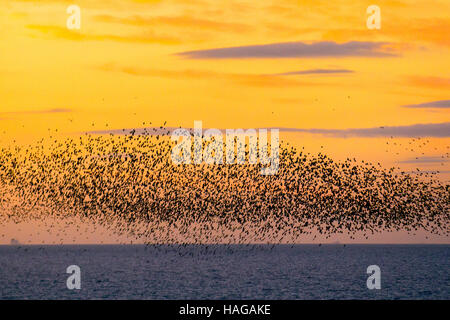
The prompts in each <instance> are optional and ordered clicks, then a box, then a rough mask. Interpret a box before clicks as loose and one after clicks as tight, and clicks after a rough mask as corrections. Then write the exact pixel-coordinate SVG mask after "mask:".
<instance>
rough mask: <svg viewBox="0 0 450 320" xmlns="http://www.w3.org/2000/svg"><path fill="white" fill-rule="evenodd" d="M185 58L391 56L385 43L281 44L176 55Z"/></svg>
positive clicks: (392, 55)
mask: <svg viewBox="0 0 450 320" xmlns="http://www.w3.org/2000/svg"><path fill="white" fill-rule="evenodd" d="M177 55H178V56H181V57H184V58H188V59H239V58H329V57H394V56H397V54H396V53H395V52H392V50H391V49H389V43H386V42H360V41H351V42H346V43H336V42H332V41H321V42H314V43H304V42H284V43H271V44H263V45H251V46H240V47H228V48H216V49H207V50H196V51H186V52H180V53H177Z"/></svg>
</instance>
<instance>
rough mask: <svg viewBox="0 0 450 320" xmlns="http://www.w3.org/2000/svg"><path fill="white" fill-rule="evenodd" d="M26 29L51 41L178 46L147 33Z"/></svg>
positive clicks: (43, 28) (172, 39)
mask: <svg viewBox="0 0 450 320" xmlns="http://www.w3.org/2000/svg"><path fill="white" fill-rule="evenodd" d="M27 28H28V29H30V30H33V31H37V32H39V35H40V36H44V37H48V38H52V39H65V40H72V41H116V42H124V43H159V44H179V43H181V40H180V39H177V38H173V37H166V36H160V35H157V34H155V33H153V32H150V31H147V32H145V33H144V34H140V35H116V34H86V33H81V32H77V31H73V30H69V29H67V28H64V27H58V26H49V25H28V26H27Z"/></svg>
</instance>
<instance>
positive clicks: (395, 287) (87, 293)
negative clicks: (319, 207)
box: [0, 244, 450, 300]
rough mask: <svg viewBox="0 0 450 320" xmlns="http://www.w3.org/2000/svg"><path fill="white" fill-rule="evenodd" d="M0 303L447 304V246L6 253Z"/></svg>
mask: <svg viewBox="0 0 450 320" xmlns="http://www.w3.org/2000/svg"><path fill="white" fill-rule="evenodd" d="M69 266H77V267H79V273H67V271H68V270H67V269H68V267H69ZM369 266H377V267H378V268H379V272H378V275H377V276H378V278H377V281H379V284H380V288H379V289H376V288H375V289H369V288H368V284H367V282H368V278H369V277H371V276H373V273H372V271H371V272H369V273H368V267H369ZM370 270H373V267H372V269H370ZM69 271H71V272H74V271H73V269H70V270H69ZM73 276H77V277H78V279H79V285H80V289H77V288H75V289H74V288H73V286H72V287H71V288H69V287H70V285H69V286H68V282H70V283H72V284H73V283H74V282H73V281H72V280H73ZM70 277H72V278H71V279H72V280H70V279H69V278H70ZM68 279H69V280H70V281H68ZM0 299H46V300H47V299H50V300H53V299H58V300H60V299H63V300H65V299H150V300H151V299H189V300H192V299H214V300H215V299H245V300H247V299H258V300H259V299H262V300H273V299H313V300H316V299H445V300H448V299H450V245H356V244H352V245H348V244H347V245H343V244H333V245H331V244H326V245H325V244H324V245H318V244H311V245H293V246H292V245H187V246H177V245H59V246H57V245H43V246H39V245H30V246H24V245H8V246H0Z"/></svg>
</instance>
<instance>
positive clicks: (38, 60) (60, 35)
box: [0, 0, 450, 242]
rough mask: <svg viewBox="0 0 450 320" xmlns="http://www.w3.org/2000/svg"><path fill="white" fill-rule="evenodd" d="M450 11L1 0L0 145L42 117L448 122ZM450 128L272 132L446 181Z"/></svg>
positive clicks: (309, 124) (218, 122) (315, 123)
mask: <svg viewBox="0 0 450 320" xmlns="http://www.w3.org/2000/svg"><path fill="white" fill-rule="evenodd" d="M71 4H76V5H78V6H79V7H80V8H81V29H80V30H69V29H67V28H66V20H67V18H68V17H69V14H67V13H66V9H67V7H68V6H69V5H71ZM371 4H376V5H378V6H379V7H380V9H381V19H382V20H381V29H380V30H369V29H368V28H367V27H366V20H367V17H368V15H367V14H366V9H367V7H368V6H369V5H371ZM449 12H450V2H449V1H448V0H439V1H433V3H432V4H430V1H427V0H417V1H416V0H405V1H402V0H377V1H373V0H370V1H365V0H362V1H350V0H339V1H321V0H303V1H298V0H278V1H267V0H258V1H255V0H246V1H234V0H227V1H218V0H148V1H146V0H110V1H106V0H98V1H87V0H79V1H64V0H41V1H31V0H23V1H20V0H19V1H11V0H4V1H2V2H1V3H0V39H1V41H0V128H1V130H0V144H8V143H9V144H10V143H12V141H13V140H17V141H18V142H29V141H31V140H33V139H35V138H36V137H40V136H42V135H44V134H46V133H47V130H48V128H51V129H52V130H55V129H58V134H60V135H67V134H74V133H78V132H84V131H90V130H110V129H121V128H135V127H142V126H143V125H142V122H144V121H145V122H147V123H148V122H149V121H151V122H152V123H153V124H154V125H158V126H159V125H161V124H162V123H164V121H167V125H168V126H184V127H192V126H193V123H194V120H201V121H203V125H204V127H208V128H258V127H279V128H297V129H311V128H315V129H341V130H343V129H348V128H360V129H370V128H380V127H395V128H397V127H408V126H412V125H415V124H426V125H431V126H430V127H433V126H432V125H433V124H439V123H449V122H450V112H449V103H448V101H447V100H449V99H450V97H449V95H448V93H449V92H450V91H449V88H450V72H449V71H450V59H449V58H448V57H449V56H450V55H449V54H450V41H449V36H448V34H449V31H450V17H449V15H448V13H449ZM349 42H353V44H352V45H349ZM280 43H281V44H283V43H297V44H299V43H300V44H301V46H302V47H300V48H296V47H295V48H293V49H289V46H286V45H280ZM326 44H328V46H326V47H325V48H323V47H322V46H323V45H326ZM255 46H256V47H255ZM232 47H233V48H234V49H229V48H232ZM208 50H209V51H208ZM192 51H194V53H192ZM268 52H269V53H268ZM442 101H447V103H446V104H445V102H444V105H446V106H444V107H436V105H437V104H436V102H442ZM419 104H422V105H421V106H417V105H419ZM441 105H442V103H441ZM405 106H409V107H405ZM395 130H397V129H395ZM449 131H450V130H449V126H448V125H447V126H444V128H443V129H439V130H438V135H439V136H436V131H433V132H434V136H433V134H430V135H431V136H427V135H425V137H426V138H427V139H428V140H429V143H428V144H427V146H424V147H423V148H422V149H420V151H418V149H417V148H414V151H411V150H409V149H408V148H407V145H408V144H409V142H412V140H411V139H412V138H414V137H416V136H418V135H415V134H413V133H411V134H409V135H408V134H407V135H404V136H402V137H395V138H394V139H390V137H387V136H386V137H385V136H382V135H375V136H374V137H372V136H370V134H369V137H368V136H367V135H363V136H358V134H357V135H353V136H347V137H342V135H339V134H334V135H333V134H332V135H329V136H326V137H325V136H323V135H322V134H316V133H314V134H312V133H298V132H297V133H283V132H282V133H281V137H282V138H285V139H287V140H289V141H294V142H295V143H296V144H298V145H304V146H306V147H307V149H308V151H310V152H319V151H325V152H327V153H328V154H330V155H331V156H333V157H335V158H345V157H347V156H352V157H353V156H357V157H358V158H359V159H365V160H369V161H375V162H378V161H381V162H382V163H383V164H384V165H385V166H391V165H400V166H402V167H404V168H407V169H408V170H414V169H415V168H416V167H419V168H421V169H422V170H441V171H442V172H443V173H441V174H440V177H441V178H442V179H444V180H448V179H449V178H450V173H449V172H450V162H449V160H448V159H449V158H448V152H449V148H448V146H449V145H450V143H449V141H450V139H449V137H450V132H449ZM422 136H423V135H422ZM394 140H395V142H396V143H398V144H396V145H394V144H393V143H394ZM387 142H390V143H391V144H390V145H389V147H387V144H386V143H387ZM400 144H402V147H400ZM405 146H406V147H405ZM386 150H388V151H386ZM442 156H444V158H442ZM416 158H419V159H416ZM440 159H442V160H440ZM416 160H419V161H416ZM19 240H20V239H19ZM8 241H9V240H7V242H8ZM411 241H412V242H414V241H413V240H411ZM440 241H441V242H442V241H444V242H448V241H449V239H448V238H444V239H443V240H442V239H441V240H440ZM0 242H2V240H1V239H0Z"/></svg>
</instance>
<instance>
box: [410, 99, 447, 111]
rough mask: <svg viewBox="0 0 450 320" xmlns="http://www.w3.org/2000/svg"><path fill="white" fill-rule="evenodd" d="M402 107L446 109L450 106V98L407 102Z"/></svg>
mask: <svg viewBox="0 0 450 320" xmlns="http://www.w3.org/2000/svg"><path fill="white" fill-rule="evenodd" d="M402 107H403V108H412V109H447V108H450V100H439V101H432V102H425V103H419V104H407V105H404V106H402Z"/></svg>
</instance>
